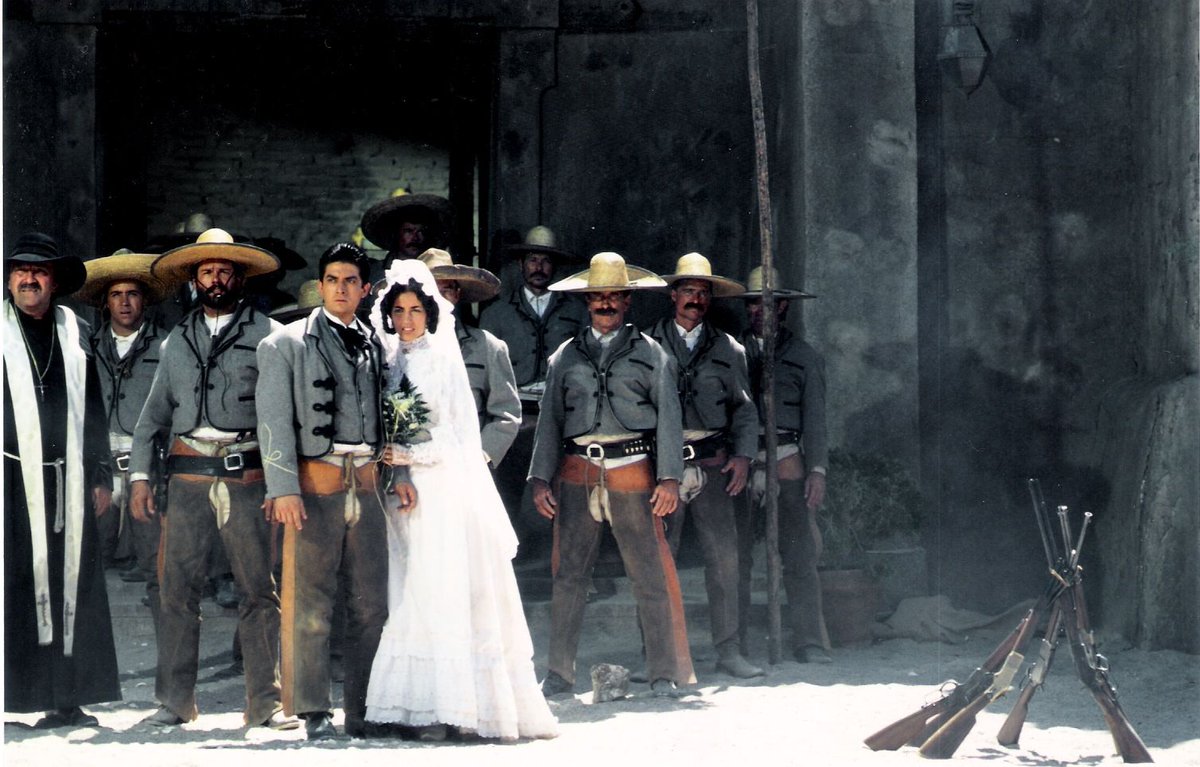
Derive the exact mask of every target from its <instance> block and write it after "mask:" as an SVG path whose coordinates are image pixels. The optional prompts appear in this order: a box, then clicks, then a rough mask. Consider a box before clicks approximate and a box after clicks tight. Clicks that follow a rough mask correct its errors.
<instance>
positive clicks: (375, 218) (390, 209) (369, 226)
mask: <svg viewBox="0 0 1200 767" xmlns="http://www.w3.org/2000/svg"><path fill="white" fill-rule="evenodd" d="M418 210H419V211H422V212H423V213H424V214H425V215H426V216H428V217H430V218H433V219H435V220H436V221H437V222H438V223H439V224H440V225H441V228H442V229H449V228H450V221H451V219H452V217H453V213H454V209H453V208H451V207H450V201H449V200H447V199H446V198H445V197H440V196H438V195H436V194H402V195H400V196H399V197H389V198H388V199H386V200H384V201H383V202H380V203H376V204H374V205H372V206H371V207H370V208H367V212H366V213H364V214H363V217H362V224H361V227H362V231H363V236H364V237H366V238H367V239H368V240H370V241H371V242H372V243H373V244H374V245H375V246H376V247H379V248H382V249H383V250H393V249H394V247H395V245H396V237H397V235H398V234H399V228H400V222H401V221H403V220H405V214H408V215H410V216H411V215H412V213H413V212H414V211H418Z"/></svg>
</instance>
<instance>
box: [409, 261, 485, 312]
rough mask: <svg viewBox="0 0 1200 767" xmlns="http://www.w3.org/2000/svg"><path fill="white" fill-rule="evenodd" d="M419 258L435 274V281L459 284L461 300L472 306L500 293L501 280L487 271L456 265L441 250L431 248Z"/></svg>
mask: <svg viewBox="0 0 1200 767" xmlns="http://www.w3.org/2000/svg"><path fill="white" fill-rule="evenodd" d="M418 258H419V259H420V260H421V261H423V262H424V263H425V265H426V266H428V267H429V271H431V272H433V277H434V279H437V280H455V281H456V282H458V290H459V300H461V301H465V302H467V303H470V304H474V303H478V302H480V301H486V300H488V299H489V298H491V297H492V296H494V295H496V294H497V293H499V292H500V278H499V277H497V276H496V275H494V274H492V273H491V272H489V271H488V270H487V269H480V268H478V267H474V266H466V265H465V264H456V263H454V259H453V258H452V257H451V256H450V254H449V253H448V252H446V251H444V250H442V249H441V248H430V249H429V250H427V251H425V252H424V253H422V254H421V255H420V256H418Z"/></svg>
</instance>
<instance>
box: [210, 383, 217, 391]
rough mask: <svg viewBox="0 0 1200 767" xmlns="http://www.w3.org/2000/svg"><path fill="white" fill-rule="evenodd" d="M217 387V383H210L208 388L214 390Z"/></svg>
mask: <svg viewBox="0 0 1200 767" xmlns="http://www.w3.org/2000/svg"><path fill="white" fill-rule="evenodd" d="M215 388H217V385H216V384H209V385H208V389H209V391H212V390H213V389H215Z"/></svg>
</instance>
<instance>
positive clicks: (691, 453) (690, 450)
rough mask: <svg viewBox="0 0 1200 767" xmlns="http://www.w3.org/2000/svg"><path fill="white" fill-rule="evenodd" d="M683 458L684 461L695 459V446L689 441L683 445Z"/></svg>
mask: <svg viewBox="0 0 1200 767" xmlns="http://www.w3.org/2000/svg"><path fill="white" fill-rule="evenodd" d="M683 460H685V461H694V460H696V447H695V446H694V445H692V444H691V443H688V444H686V445H684V446H683Z"/></svg>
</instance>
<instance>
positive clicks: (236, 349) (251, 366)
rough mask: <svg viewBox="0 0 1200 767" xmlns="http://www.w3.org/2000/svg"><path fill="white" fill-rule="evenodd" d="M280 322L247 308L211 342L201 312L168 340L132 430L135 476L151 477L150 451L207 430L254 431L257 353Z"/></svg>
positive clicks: (243, 306)
mask: <svg viewBox="0 0 1200 767" xmlns="http://www.w3.org/2000/svg"><path fill="white" fill-rule="evenodd" d="M278 327H280V325H279V323H278V322H276V321H275V320H273V319H271V318H270V317H268V316H267V315H265V314H263V313H262V312H260V311H258V310H257V309H255V308H254V307H252V306H249V305H248V304H246V303H244V302H243V303H242V304H240V305H239V306H238V308H237V311H236V312H235V313H234V315H233V319H232V320H230V322H229V324H228V325H226V326H225V327H224V329H222V331H221V334H220V335H219V336H217V337H216V338H215V339H212V338H211V337H210V336H209V334H208V327H207V326H206V325H205V323H204V309H203V308H202V307H197V308H196V309H193V310H192V311H191V312H190V313H189V314H188V315H187V316H185V317H184V318H183V320H181V321H180V323H179V324H178V325H176V326H175V329H174V330H172V331H171V333H170V335H168V336H167V340H166V341H164V342H163V344H162V347H161V351H160V354H159V356H160V358H161V359H160V362H159V363H158V371H157V372H156V373H155V374H154V383H153V384H152V385H151V386H150V396H149V397H147V399H146V404H145V406H144V407H143V408H142V413H141V415H140V416H139V417H138V422H137V426H136V427H135V428H134V430H133V453H132V454H131V456H130V459H129V470H130V472H131V473H134V474H137V473H149V470H150V459H151V455H152V453H153V450H152V448H151V446H152V445H153V444H154V442H155V441H156V440H162V441H163V444H170V441H171V440H173V439H174V438H175V437H176V436H178V435H180V434H188V433H190V432H191V431H192V430H193V429H195V428H196V427H198V426H202V425H207V426H212V427H214V428H217V429H223V430H225V431H236V432H240V431H246V432H249V431H253V430H254V429H255V427H256V426H257V425H258V413H257V411H256V410H255V407H254V386H255V384H256V383H257V382H258V362H257V360H256V358H255V350H256V349H257V348H258V342H259V341H261V340H263V339H264V338H266V337H267V335H269V334H270V333H271V331H273V330H274V329H275V328H278Z"/></svg>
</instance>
